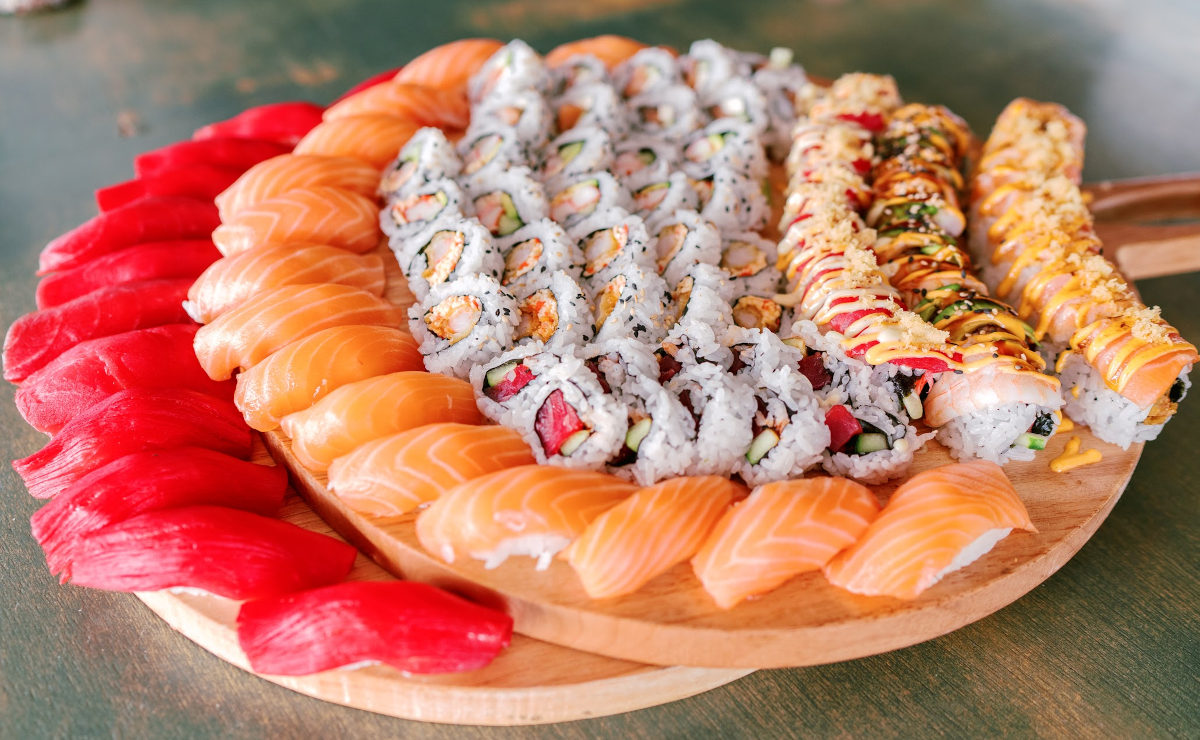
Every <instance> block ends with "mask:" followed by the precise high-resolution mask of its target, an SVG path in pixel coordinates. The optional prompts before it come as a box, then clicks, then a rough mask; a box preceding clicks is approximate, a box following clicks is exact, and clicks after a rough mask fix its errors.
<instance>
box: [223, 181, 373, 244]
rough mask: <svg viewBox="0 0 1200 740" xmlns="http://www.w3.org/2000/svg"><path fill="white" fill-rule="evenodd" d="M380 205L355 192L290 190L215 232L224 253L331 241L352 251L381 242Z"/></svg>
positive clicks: (327, 188) (324, 187)
mask: <svg viewBox="0 0 1200 740" xmlns="http://www.w3.org/2000/svg"><path fill="white" fill-rule="evenodd" d="M381 236H382V233H381V232H380V230H379V209H378V208H376V206H375V202H374V201H372V200H371V199H370V198H366V197H363V196H361V195H359V194H358V193H355V192H354V191H351V190H344V189H342V188H336V187H330V186H327V185H319V186H316V187H311V188H297V189H295V190H289V191H288V192H286V193H284V194H283V195H278V196H276V197H274V198H269V199H268V200H264V201H262V202H261V203H258V204H256V205H254V206H252V207H250V208H245V209H243V210H242V211H240V212H239V213H238V215H236V216H234V217H233V218H232V219H230V220H229V221H226V222H225V223H223V224H221V225H220V226H218V227H217V228H216V229H215V230H214V231H213V233H212V240H213V244H216V245H217V249H219V250H221V254H223V255H226V256H228V255H231V254H236V253H238V252H244V251H246V250H247V249H250V248H252V247H256V246H259V245H262V244H291V243H299V244H328V245H330V246H334V247H341V248H342V249H349V250H350V251H351V252H367V251H370V250H372V249H374V248H375V247H376V246H378V245H379V239H380V237H381Z"/></svg>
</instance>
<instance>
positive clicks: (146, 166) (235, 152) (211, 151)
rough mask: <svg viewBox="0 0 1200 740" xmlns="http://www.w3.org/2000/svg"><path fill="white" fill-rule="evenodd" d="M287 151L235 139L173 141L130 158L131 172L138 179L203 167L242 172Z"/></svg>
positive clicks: (274, 144)
mask: <svg viewBox="0 0 1200 740" xmlns="http://www.w3.org/2000/svg"><path fill="white" fill-rule="evenodd" d="M290 149H291V147H289V146H287V145H285V144H280V143H279V142H277V141H265V140H263V139H243V138H236V137H222V138H212V139H202V140H200V141H177V142H175V143H174V144H167V145H166V146H164V147H160V148H158V149H154V150H152V151H149V152H143V153H142V154H139V155H137V156H136V157H134V158H133V171H134V173H136V174H137V176H138V177H152V176H154V175H161V174H165V173H168V172H171V171H172V170H176V169H179V168H181V167H189V166H192V165H197V164H203V165H207V166H209V167H221V168H222V169H227V170H235V171H237V172H245V171H246V170H248V169H250V168H251V167H253V166H254V165H256V164H258V163H259V162H261V161H263V160H264V159H270V158H271V157H277V156H279V155H280V154H286V153H287V152H288V151H290Z"/></svg>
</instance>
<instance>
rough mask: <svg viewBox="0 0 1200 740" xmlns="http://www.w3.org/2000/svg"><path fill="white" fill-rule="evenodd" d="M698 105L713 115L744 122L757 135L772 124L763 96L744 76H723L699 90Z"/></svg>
mask: <svg viewBox="0 0 1200 740" xmlns="http://www.w3.org/2000/svg"><path fill="white" fill-rule="evenodd" d="M700 106H701V107H702V108H703V109H704V112H705V113H707V114H708V115H709V116H711V117H712V118H714V119H718V120H720V119H732V120H735V121H739V122H741V123H744V124H746V125H747V126H749V127H750V129H751V130H753V131H754V133H755V134H756V135H758V136H761V135H762V134H763V133H764V132H765V131H766V130H767V127H768V126H770V125H771V115H770V113H769V112H768V110H767V98H766V96H765V95H763V92H762V90H759V89H758V87H757V86H756V85H755V84H754V83H753V82H751V81H749V80H746V79H731V80H726V81H725V82H723V83H721V84H720V85H718V86H716V87H715V88H714V89H712V90H711V91H709V92H705V93H702V94H701V95H700Z"/></svg>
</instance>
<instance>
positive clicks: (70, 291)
mask: <svg viewBox="0 0 1200 740" xmlns="http://www.w3.org/2000/svg"><path fill="white" fill-rule="evenodd" d="M220 258H221V253H220V252H219V251H217V248H216V246H215V245H214V244H213V243H212V240H211V239H186V240H181V241H168V242H151V243H149V244H138V245H136V246H133V247H126V248H125V249H122V250H119V251H117V252H113V253H112V254H106V255H104V256H102V257H97V258H96V259H94V260H88V261H87V262H85V263H83V264H82V265H80V266H79V267H73V268H71V269H69V270H62V271H60V272H53V273H50V274H49V275H47V276H46V277H44V278H42V281H41V282H40V283H38V286H37V307H38V308H49V307H51V306H57V305H59V304H61V303H66V302H67V301H69V300H72V299H74V298H78V297H79V296H81V295H85V294H87V293H91V292H92V291H93V290H97V289H99V288H105V287H108V286H110V285H116V284H118V283H132V282H133V281H135V280H158V279H160V278H194V277H196V276H198V275H199V274H200V273H202V272H204V270H205V269H206V268H207V267H208V266H209V265H211V264H212V263H213V262H216V261H217V260H218V259H220Z"/></svg>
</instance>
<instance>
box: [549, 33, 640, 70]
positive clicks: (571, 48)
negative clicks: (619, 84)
mask: <svg viewBox="0 0 1200 740" xmlns="http://www.w3.org/2000/svg"><path fill="white" fill-rule="evenodd" d="M645 48H646V45H645V44H643V43H642V42H640V41H634V40H633V39H631V38H626V37H624V36H613V35H611V34H609V35H604V36H594V37H592V38H590V39H580V40H579V41H570V42H568V43H565V44H561V45H559V46H556V47H554V48H553V49H552V50H551V51H550V53H549V54H547V55H546V66H547V67H557V66H559V65H560V64H562V63H563V62H565V61H567V60H568V59H570V58H571V57H574V56H580V55H591V56H594V57H596V58H597V59H599V60H600V61H602V62H604V66H606V67H608V69H609V71H610V72H611V71H612V70H613V68H614V67H616V66H617V65H618V64H620V63H621V62H623V61H625V60H626V59H628V58H629V57H631V56H633V55H634V54H636V53H638V52H639V51H641V50H642V49H645Z"/></svg>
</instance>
